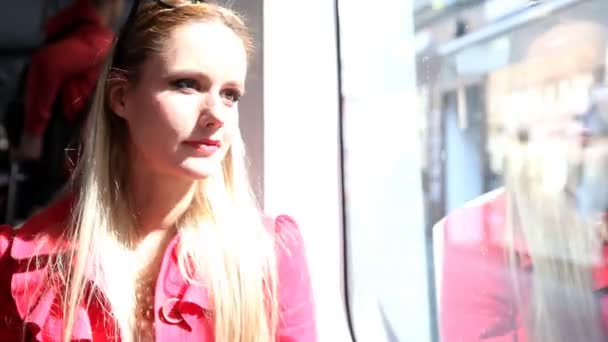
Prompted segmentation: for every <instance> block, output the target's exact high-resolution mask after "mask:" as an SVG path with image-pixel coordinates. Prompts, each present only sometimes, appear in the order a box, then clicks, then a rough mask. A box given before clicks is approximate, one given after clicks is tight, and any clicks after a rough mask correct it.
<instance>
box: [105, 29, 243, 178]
mask: <svg viewBox="0 0 608 342" xmlns="http://www.w3.org/2000/svg"><path fill="white" fill-rule="evenodd" d="M246 71H247V53H246V50H245V46H244V44H243V41H242V40H241V39H240V38H239V37H238V36H237V35H236V34H235V33H234V32H233V31H232V30H231V29H229V28H228V27H226V26H224V25H223V24H221V23H215V22H210V23H191V24H186V25H182V26H179V27H177V28H176V29H175V30H174V31H173V32H172V33H171V35H170V38H169V40H168V42H167V44H166V46H165V48H164V50H163V53H162V54H159V55H154V56H151V57H150V58H148V60H147V61H146V62H145V63H144V64H143V65H142V67H141V71H140V77H139V78H138V80H137V83H136V84H134V85H130V86H126V88H125V91H124V96H123V97H118V98H121V99H122V101H118V102H119V103H118V104H115V105H114V106H113V107H114V111H115V112H116V113H117V115H119V116H121V117H123V118H124V119H125V120H126V122H127V125H128V129H129V136H130V143H131V151H130V152H131V153H133V156H134V160H132V161H131V162H132V163H139V164H140V165H138V167H141V166H143V167H146V168H148V170H149V171H153V172H160V173H163V174H169V175H172V176H178V177H186V178H188V179H191V180H194V179H202V178H205V177H207V176H209V175H212V174H214V173H216V172H220V171H221V167H222V166H221V165H222V160H223V159H224V157H225V156H226V153H227V151H228V150H229V148H230V146H231V142H232V137H233V135H235V134H238V100H239V97H240V96H241V95H242V94H243V92H244V84H245V76H246ZM113 102H116V101H113ZM141 164H143V165H141Z"/></svg>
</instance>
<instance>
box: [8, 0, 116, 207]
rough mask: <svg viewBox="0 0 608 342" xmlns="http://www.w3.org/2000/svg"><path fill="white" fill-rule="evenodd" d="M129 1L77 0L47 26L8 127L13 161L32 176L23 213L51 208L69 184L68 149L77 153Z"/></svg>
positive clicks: (24, 192) (23, 190) (23, 191)
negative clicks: (48, 204)
mask: <svg viewBox="0 0 608 342" xmlns="http://www.w3.org/2000/svg"><path fill="white" fill-rule="evenodd" d="M124 1H125V0H76V1H74V2H73V3H72V4H71V5H69V6H68V7H66V8H65V9H63V10H61V11H60V12H59V13H57V14H56V15H54V16H52V17H51V18H50V19H49V20H48V22H47V23H46V25H45V39H44V43H43V46H42V47H41V48H39V49H38V50H37V51H36V52H35V53H34V55H33V56H32V59H31V61H30V63H29V66H28V67H27V69H26V71H25V75H24V77H25V78H24V80H23V82H24V83H23V85H22V86H21V92H22V94H18V97H19V98H20V101H19V102H23V103H22V105H21V106H22V107H21V108H22V110H21V111H19V110H17V111H16V112H14V113H10V115H11V117H10V120H12V122H11V123H9V125H8V128H9V129H10V130H11V131H12V132H11V136H12V139H11V140H12V143H13V144H14V145H16V146H15V147H16V149H15V151H14V152H15V153H14V156H15V157H16V158H17V159H18V160H21V161H23V167H24V172H25V173H26V174H27V177H28V180H27V182H26V183H25V184H24V186H23V187H22V188H21V189H20V198H21V199H22V201H23V204H22V206H23V207H24V208H21V209H22V210H25V211H27V210H28V208H30V207H32V206H35V205H41V204H44V203H46V202H47V201H49V200H50V199H51V197H52V196H54V194H55V193H56V192H57V191H58V190H59V189H60V188H61V187H62V186H63V185H64V183H65V181H66V180H67V177H68V174H67V173H68V170H67V168H68V164H67V162H68V160H67V154H66V149H67V148H68V146H69V145H70V144H72V145H74V146H72V147H73V148H74V149H76V148H77V146H75V145H76V143H77V139H78V132H79V128H80V126H81V122H82V121H84V117H85V115H86V112H87V111H88V108H89V103H90V97H91V95H92V93H93V91H94V88H95V84H96V82H97V78H98V76H99V72H100V71H101V67H102V64H103V61H104V60H105V58H106V56H107V54H108V52H109V49H110V47H111V45H112V41H113V39H114V31H113V30H114V29H115V28H116V26H117V24H119V21H120V19H121V18H122V15H123V12H124V5H125V4H124ZM15 108H16V107H15V106H14V107H13V109H15Z"/></svg>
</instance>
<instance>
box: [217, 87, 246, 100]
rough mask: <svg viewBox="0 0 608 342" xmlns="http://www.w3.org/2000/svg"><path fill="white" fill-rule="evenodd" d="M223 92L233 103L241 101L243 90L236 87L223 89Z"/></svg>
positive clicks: (224, 96)
mask: <svg viewBox="0 0 608 342" xmlns="http://www.w3.org/2000/svg"><path fill="white" fill-rule="evenodd" d="M221 94H222V97H223V98H225V99H226V100H228V101H230V102H232V103H236V102H239V99H240V98H241V92H240V91H238V90H234V89H226V90H223V91H222V93H221Z"/></svg>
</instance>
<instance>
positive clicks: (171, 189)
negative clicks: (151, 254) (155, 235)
mask: <svg viewBox="0 0 608 342" xmlns="http://www.w3.org/2000/svg"><path fill="white" fill-rule="evenodd" d="M133 164H138V165H140V166H143V163H141V162H134V163H133ZM195 189H196V184H195V182H194V181H191V180H187V179H183V178H180V177H176V176H174V175H169V174H159V173H155V172H152V171H150V169H149V168H145V167H137V166H135V167H134V169H133V170H132V172H131V177H130V179H129V187H128V191H129V196H130V201H131V203H130V204H131V206H132V209H133V210H134V212H135V217H136V219H137V228H138V230H139V233H140V234H139V235H143V236H145V235H147V234H149V233H150V232H153V231H156V230H167V229H170V228H172V227H174V225H175V223H176V221H177V220H178V219H179V218H180V217H181V216H182V215H183V214H184V212H185V211H186V210H187V209H188V207H189V206H190V203H191V202H192V198H193V197H194V193H195Z"/></svg>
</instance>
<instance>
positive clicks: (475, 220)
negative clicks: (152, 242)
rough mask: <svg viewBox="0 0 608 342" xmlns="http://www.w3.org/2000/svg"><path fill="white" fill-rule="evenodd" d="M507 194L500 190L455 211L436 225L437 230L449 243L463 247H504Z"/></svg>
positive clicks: (482, 196) (436, 232)
mask: <svg viewBox="0 0 608 342" xmlns="http://www.w3.org/2000/svg"><path fill="white" fill-rule="evenodd" d="M505 215H506V194H505V190H504V189H503V188H499V189H496V190H493V191H490V192H488V193H486V194H483V195H481V196H479V197H477V198H475V199H473V200H471V201H469V202H467V203H466V204H465V205H463V206H462V207H460V208H458V209H456V210H454V211H452V212H451V213H449V214H448V215H447V216H446V217H445V218H443V219H442V220H441V221H439V222H438V223H437V224H435V226H434V228H433V231H434V233H435V234H436V235H439V234H440V235H442V236H443V240H444V242H445V243H446V244H458V245H460V246H462V247H466V246H478V245H496V244H499V245H502V241H503V239H504V233H505V223H506V221H505Z"/></svg>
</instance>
